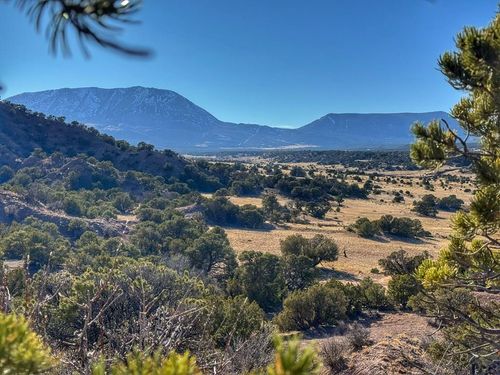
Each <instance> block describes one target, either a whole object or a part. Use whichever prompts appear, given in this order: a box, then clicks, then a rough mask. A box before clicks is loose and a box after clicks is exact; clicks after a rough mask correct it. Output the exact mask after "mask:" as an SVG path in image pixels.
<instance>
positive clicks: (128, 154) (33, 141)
mask: <svg viewBox="0 0 500 375" xmlns="http://www.w3.org/2000/svg"><path fill="white" fill-rule="evenodd" d="M35 149H41V150H42V151H44V152H46V153H53V152H55V151H59V152H61V153H63V154H64V155H67V156H74V155H77V154H79V153H85V154H87V155H89V156H93V157H95V158H96V159H97V160H103V161H104V160H107V161H110V162H112V163H113V164H114V166H115V167H116V168H118V169H120V170H124V171H126V170H139V171H142V172H146V173H151V174H154V175H160V176H164V177H170V176H179V175H181V174H182V173H183V172H184V167H185V166H186V165H187V164H188V162H187V161H186V160H185V159H183V158H181V157H180V156H178V155H177V154H175V153H174V152H171V151H168V150H167V151H165V152H159V151H152V150H149V149H147V148H144V149H138V148H134V147H130V146H128V145H127V144H126V143H124V142H119V141H115V140H114V139H113V138H111V137H109V136H104V135H101V134H99V133H98V132H97V131H96V130H95V129H92V128H86V127H84V126H80V125H78V126H72V125H68V124H65V123H64V122H61V121H59V120H57V119H50V118H45V116H43V115H39V114H36V113H31V112H29V111H26V110H24V109H23V108H19V106H16V105H11V104H8V103H4V102H1V101H0V161H1V164H2V165H10V166H11V167H14V168H16V167H18V164H19V162H18V161H19V160H20V159H22V158H26V157H28V156H29V155H30V154H31V153H32V152H33V151H34V150H35Z"/></svg>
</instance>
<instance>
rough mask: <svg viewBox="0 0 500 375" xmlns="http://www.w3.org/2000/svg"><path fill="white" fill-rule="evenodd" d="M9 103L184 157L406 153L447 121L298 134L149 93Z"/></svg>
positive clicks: (67, 94) (352, 122)
mask: <svg viewBox="0 0 500 375" xmlns="http://www.w3.org/2000/svg"><path fill="white" fill-rule="evenodd" d="M7 100H9V101H11V102H13V103H16V104H22V105H25V106H26V107H27V108H29V109H31V110H33V111H36V112H43V113H45V114H48V115H54V116H64V117H66V120H67V121H73V120H76V121H78V122H81V123H84V124H87V125H90V126H93V127H95V128H97V129H98V130H100V131H102V132H105V133H107V134H110V135H112V136H114V137H116V138H119V139H125V140H127V141H129V142H131V143H137V142H140V141H144V142H147V143H151V144H154V145H155V146H156V147H158V148H171V149H174V150H178V151H202V150H211V151H213V150H224V149H269V148H271V149H272V148H319V149H346V150H347V149H373V148H400V147H402V146H405V145H408V144H409V143H411V142H412V140H413V137H412V135H411V133H410V126H411V124H412V123H413V122H415V121H423V122H428V121H431V120H434V119H440V118H446V119H447V120H449V121H450V123H451V124H452V126H454V127H456V123H455V121H454V120H453V119H452V118H451V117H450V116H449V115H448V114H447V113H446V112H425V113H386V114H384V113H381V114H358V113H345V114H333V113H331V114H328V115H326V116H323V117H322V118H320V119H318V120H315V121H313V122H311V123H309V124H307V125H304V126H302V127H300V128H297V129H284V128H275V127H270V126H263V125H255V124H235V123H230V122H224V121H221V120H219V119H217V118H216V117H215V116H213V115H212V114H210V113H209V112H208V111H206V110H205V109H203V108H201V107H199V106H197V105H196V104H194V103H193V102H191V101H189V100H188V99H186V98H184V97H183V96H182V95H179V94H177V93H176V92H174V91H170V90H162V89H155V88H144V87H139V86H136V87H129V88H117V89H101V88H96V87H88V88H75V89H69V88H64V89H57V90H47V91H40V92H33V93H23V94H19V95H16V96H13V97H10V98H8V99H7Z"/></svg>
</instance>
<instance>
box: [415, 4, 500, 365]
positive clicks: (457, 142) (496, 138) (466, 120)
mask: <svg viewBox="0 0 500 375" xmlns="http://www.w3.org/2000/svg"><path fill="white" fill-rule="evenodd" d="M456 47H457V50H456V51H453V52H446V53H444V54H443V55H442V56H441V57H440V59H439V67H440V70H441V72H442V73H443V74H444V75H445V76H446V78H447V80H448V82H449V83H450V85H451V86H452V87H453V88H455V89H458V90H463V91H465V92H466V96H465V97H464V98H462V99H461V100H460V101H459V102H458V103H457V104H456V105H455V106H454V108H453V109H452V111H451V115H452V116H453V117H454V118H456V119H457V121H458V123H459V125H460V127H461V128H462V134H466V136H465V137H463V136H461V134H460V132H458V131H457V130H455V129H451V128H450V127H449V125H448V124H447V123H446V121H442V124H443V127H441V124H440V123H439V122H438V121H434V122H432V123H431V124H429V125H428V126H427V127H426V126H424V125H423V124H415V125H414V127H413V132H414V134H415V136H416V142H415V143H414V144H413V145H412V149H411V157H412V158H413V160H414V161H415V162H417V163H419V164H420V165H423V166H432V167H436V166H439V165H441V164H443V162H444V161H445V160H447V159H448V158H451V157H456V156H461V157H463V158H464V159H466V160H467V161H468V162H470V163H471V165H472V169H473V171H474V173H475V175H476V183H477V190H476V192H475V194H474V198H473V199H472V201H471V203H470V210H469V211H468V212H459V213H458V214H456V215H455V217H454V218H453V229H454V230H453V234H452V236H451V241H450V243H449V245H448V246H447V247H446V248H445V249H443V250H442V251H441V253H440V255H439V257H438V258H437V259H436V260H429V259H427V260H425V261H424V262H422V264H421V265H420V266H419V268H418V269H417V272H416V274H417V276H418V277H419V279H420V280H421V282H422V284H423V285H424V287H425V288H426V293H425V294H421V295H419V296H418V297H415V298H412V304H413V305H414V306H418V307H419V308H420V309H421V310H426V311H428V312H429V313H430V314H432V315H434V316H436V317H437V318H438V319H439V321H440V322H441V324H442V325H443V327H444V329H443V332H444V334H445V337H446V340H447V341H448V347H451V351H452V353H456V354H452V356H453V357H454V359H455V361H457V362H458V361H463V356H464V355H465V356H466V357H468V360H466V361H463V363H467V365H468V366H469V367H470V369H471V371H476V372H486V371H487V370H486V369H487V368H488V367H489V365H490V364H492V363H493V362H494V361H495V360H496V355H495V354H493V353H496V352H498V350H499V346H498V342H499V340H498V339H499V334H498V327H499V325H500V320H499V318H498V314H497V311H498V303H497V302H494V301H495V300H496V298H495V296H496V295H497V294H498V291H499V283H498V274H499V273H500V255H499V253H498V247H499V242H498V230H499V228H500V148H499V147H498V145H499V144H500V133H499V131H498V129H499V128H500V122H499V121H500V116H499V108H500V105H499V103H500V68H499V63H498V62H499V61H500V14H498V13H497V14H496V15H495V18H494V19H493V21H492V22H491V23H490V24H489V25H488V26H487V27H485V28H482V29H477V28H474V27H466V28H465V29H464V30H463V31H462V32H461V33H459V34H458V35H457V37H456ZM469 136H474V137H477V138H476V140H477V143H478V146H477V147H474V148H471V147H469V145H468V143H467V141H468V140H469ZM450 200H452V201H453V202H452V203H453V205H452V206H454V207H456V206H457V205H458V203H460V202H457V200H455V199H447V200H445V202H444V203H445V204H448V203H449V201H450ZM429 201H430V199H429ZM423 212H424V214H425V212H426V207H424V211H423ZM433 212H434V213H435V210H431V211H430V213H431V214H432V213H433ZM472 291H474V293H475V294H473V293H472Z"/></svg>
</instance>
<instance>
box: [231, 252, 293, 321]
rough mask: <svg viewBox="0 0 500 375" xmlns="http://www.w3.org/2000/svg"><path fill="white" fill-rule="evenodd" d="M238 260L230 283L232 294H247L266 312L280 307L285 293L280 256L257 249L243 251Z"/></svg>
mask: <svg viewBox="0 0 500 375" xmlns="http://www.w3.org/2000/svg"><path fill="white" fill-rule="evenodd" d="M239 260H240V263H241V265H240V267H238V269H237V270H236V274H235V277H234V279H233V280H232V281H231V283H230V289H231V290H232V292H233V294H240V293H241V294H243V295H245V296H247V297H248V298H249V299H250V300H251V301H255V302H257V303H258V304H259V306H260V307H262V308H263V309H264V310H265V311H268V312H270V311H275V310H277V309H278V308H280V307H281V301H282V298H283V295H284V293H285V282H284V280H283V276H282V269H281V267H282V265H281V260H280V258H279V257H278V256H276V255H272V254H264V253H259V252H257V251H244V252H243V253H241V255H240V256H239Z"/></svg>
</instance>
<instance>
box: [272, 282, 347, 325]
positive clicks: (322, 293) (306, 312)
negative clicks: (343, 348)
mask: <svg viewBox="0 0 500 375" xmlns="http://www.w3.org/2000/svg"><path fill="white" fill-rule="evenodd" d="M346 310H347V299H346V297H345V295H344V293H343V291H342V290H341V289H339V288H335V287H330V286H326V285H314V286H311V287H310V288H308V289H305V290H300V291H296V292H292V293H291V294H290V295H289V296H288V297H287V298H286V299H285V301H284V303H283V311H282V312H281V313H280V314H279V315H278V316H277V317H276V323H277V324H278V327H279V328H280V329H281V330H282V331H292V330H305V329H309V328H313V327H319V326H322V325H332V324H334V323H335V322H337V321H338V320H340V319H343V318H345V316H346Z"/></svg>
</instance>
